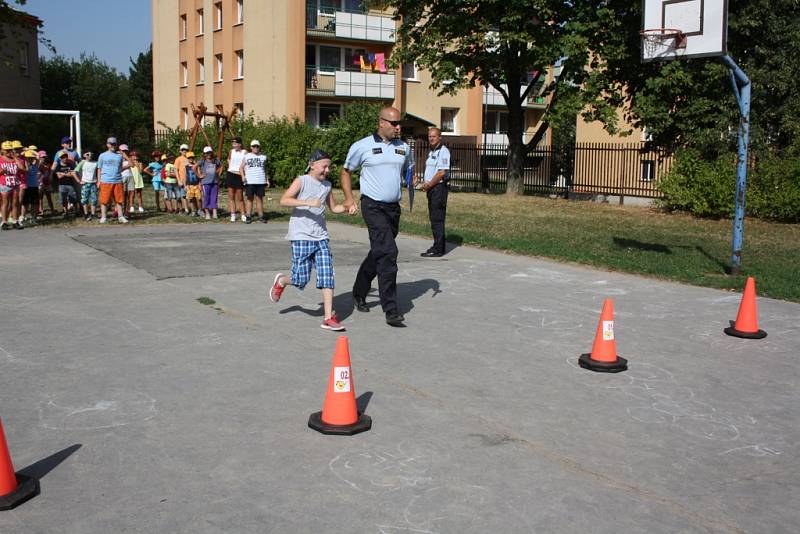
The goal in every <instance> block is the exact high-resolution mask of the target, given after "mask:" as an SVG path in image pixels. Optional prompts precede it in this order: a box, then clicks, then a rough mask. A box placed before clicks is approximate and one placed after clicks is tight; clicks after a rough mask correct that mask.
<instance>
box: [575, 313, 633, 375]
mask: <svg viewBox="0 0 800 534" xmlns="http://www.w3.org/2000/svg"><path fill="white" fill-rule="evenodd" d="M578 365H580V366H581V367H583V368H584V369H589V370H590V371H597V372H599V373H619V372H620V371H624V370H626V369H627V368H628V360H626V359H625V358H620V357H619V356H617V342H616V340H615V339H614V301H613V300H611V299H606V300H605V301H604V302H603V311H602V312H601V313H600V322H599V323H597V332H596V333H595V335H594V343H593V344H592V352H591V353H587V354H581V357H580V358H578Z"/></svg>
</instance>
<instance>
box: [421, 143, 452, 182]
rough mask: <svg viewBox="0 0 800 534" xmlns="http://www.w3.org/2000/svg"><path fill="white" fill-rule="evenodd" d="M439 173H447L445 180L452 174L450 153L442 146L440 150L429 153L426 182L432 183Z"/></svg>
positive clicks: (426, 165)
mask: <svg viewBox="0 0 800 534" xmlns="http://www.w3.org/2000/svg"><path fill="white" fill-rule="evenodd" d="M439 171H445V175H444V177H445V178H447V175H448V174H450V151H449V150H448V149H447V147H446V146H444V145H441V144H440V145H439V148H437V149H436V150H431V151H430V152H429V153H428V159H426V160H425V181H426V182H430V181H431V179H432V178H433V176H434V175H435V174H436V173H437V172H439Z"/></svg>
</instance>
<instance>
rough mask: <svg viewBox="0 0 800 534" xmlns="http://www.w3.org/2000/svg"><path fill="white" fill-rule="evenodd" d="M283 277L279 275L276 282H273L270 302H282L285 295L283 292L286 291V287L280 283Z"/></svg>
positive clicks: (281, 274) (276, 276)
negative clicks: (282, 296)
mask: <svg viewBox="0 0 800 534" xmlns="http://www.w3.org/2000/svg"><path fill="white" fill-rule="evenodd" d="M282 276H283V273H278V274H276V275H275V280H274V281H273V282H272V287H271V288H270V290H269V300H271V301H272V302H278V301H279V300H281V295H283V290H284V289H286V286H282V285H281V284H280V283H279V282H278V281H279V280H280V279H281V277H282Z"/></svg>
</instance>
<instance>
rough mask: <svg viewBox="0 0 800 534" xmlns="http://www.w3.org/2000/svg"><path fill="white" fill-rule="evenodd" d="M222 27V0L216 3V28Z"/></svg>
mask: <svg viewBox="0 0 800 534" xmlns="http://www.w3.org/2000/svg"><path fill="white" fill-rule="evenodd" d="M221 29H222V2H217V3H216V4H214V30H215V31H216V30H221Z"/></svg>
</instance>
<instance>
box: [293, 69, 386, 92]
mask: <svg viewBox="0 0 800 534" xmlns="http://www.w3.org/2000/svg"><path fill="white" fill-rule="evenodd" d="M394 87H395V74H394V73H393V72H391V73H386V74H383V73H379V72H361V71H360V70H345V69H336V70H334V69H332V68H328V67H320V66H308V67H306V95H308V96H341V97H347V98H377V99H381V100H394Z"/></svg>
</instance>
